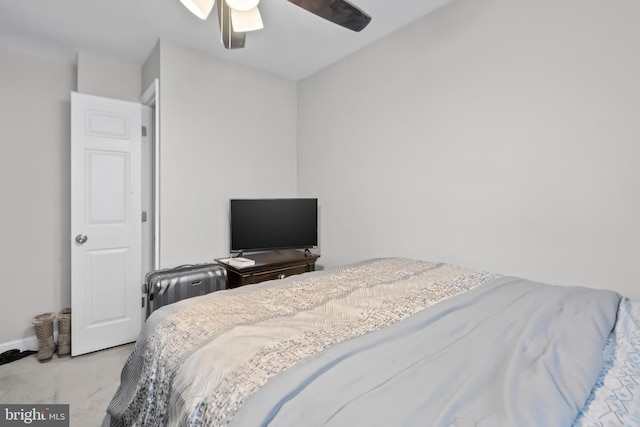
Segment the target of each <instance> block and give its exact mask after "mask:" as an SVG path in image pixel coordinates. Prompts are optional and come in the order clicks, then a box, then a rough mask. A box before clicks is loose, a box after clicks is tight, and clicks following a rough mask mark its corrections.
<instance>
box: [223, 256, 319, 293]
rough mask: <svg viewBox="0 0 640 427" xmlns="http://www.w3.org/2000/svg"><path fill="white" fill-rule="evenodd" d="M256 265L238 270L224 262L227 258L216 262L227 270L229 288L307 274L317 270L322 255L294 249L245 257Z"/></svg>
mask: <svg viewBox="0 0 640 427" xmlns="http://www.w3.org/2000/svg"><path fill="white" fill-rule="evenodd" d="M243 257H244V258H249V259H252V260H254V261H255V262H256V263H255V265H252V266H250V267H244V268H237V267H234V266H232V265H229V264H226V263H224V262H223V260H224V259H225V258H218V259H216V260H215V261H216V262H217V263H218V264H220V266H222V267H224V268H225V269H226V270H227V287H228V288H237V287H238V286H244V285H252V284H255V283H260V282H264V281H266V280H273V279H284V278H285V277H289V276H293V275H294V274H301V273H307V272H309V271H314V270H315V269H316V260H317V259H318V258H320V255H316V254H312V253H310V252H303V251H297V250H293V249H289V250H281V251H270V252H261V253H256V254H250V255H243Z"/></svg>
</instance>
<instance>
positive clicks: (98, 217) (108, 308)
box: [71, 92, 142, 356]
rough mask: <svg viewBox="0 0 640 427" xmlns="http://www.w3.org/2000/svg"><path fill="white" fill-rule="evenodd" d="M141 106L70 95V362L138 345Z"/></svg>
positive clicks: (139, 317)
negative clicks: (104, 350) (88, 354)
mask: <svg viewBox="0 0 640 427" xmlns="http://www.w3.org/2000/svg"><path fill="white" fill-rule="evenodd" d="M140 278H141V105H140V104H137V103H133V102H126V101H120V100H114V99H108V98H101V97H97V96H92V95H84V94H79V93H75V92H74V93H72V94H71V313H72V315H71V321H72V324H71V355H72V356H76V355H79V354H84V353H88V352H91V351H96V350H101V349H104V348H108V347H113V346H116V345H120V344H125V343H128V342H132V341H135V340H136V338H137V336H138V333H139V332H140V327H141V323H142V318H141V315H140V312H141V279H140Z"/></svg>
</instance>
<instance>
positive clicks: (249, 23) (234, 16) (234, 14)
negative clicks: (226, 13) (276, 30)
mask: <svg viewBox="0 0 640 427" xmlns="http://www.w3.org/2000/svg"><path fill="white" fill-rule="evenodd" d="M231 26H232V27H233V29H234V30H237V31H239V32H241V33H247V32H249V31H257V30H261V29H263V28H264V24H263V23H262V16H261V15H260V11H259V10H258V8H257V7H254V8H253V9H249V10H247V11H240V10H236V9H233V8H231Z"/></svg>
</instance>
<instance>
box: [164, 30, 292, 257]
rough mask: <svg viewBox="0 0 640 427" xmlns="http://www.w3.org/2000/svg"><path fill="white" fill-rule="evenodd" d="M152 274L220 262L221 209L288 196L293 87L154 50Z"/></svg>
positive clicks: (171, 49)
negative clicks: (155, 229) (156, 163)
mask: <svg viewBox="0 0 640 427" xmlns="http://www.w3.org/2000/svg"><path fill="white" fill-rule="evenodd" d="M159 56H160V116H161V117H160V126H161V129H160V132H161V139H160V265H161V266H162V267H170V266H175V265H179V264H184V263H195V262H207V261H208V262H211V261H212V260H213V259H214V258H217V257H222V256H225V255H227V254H228V252H229V235H228V233H229V217H228V211H229V199H230V198H234V197H289V196H295V194H296V120H297V114H296V84H295V82H293V81H290V80H285V79H282V78H279V77H275V76H273V75H271V74H267V73H264V72H261V71H256V70H253V69H250V68H247V67H244V66H241V65H237V64H233V63H230V62H225V61H221V60H219V59H217V58H215V57H213V56H209V55H205V54H202V53H201V52H198V51H195V50H191V49H188V48H185V47H183V46H180V45H177V44H174V43H170V42H165V41H161V43H160V53H159Z"/></svg>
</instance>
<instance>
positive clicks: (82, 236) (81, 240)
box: [76, 234, 88, 244]
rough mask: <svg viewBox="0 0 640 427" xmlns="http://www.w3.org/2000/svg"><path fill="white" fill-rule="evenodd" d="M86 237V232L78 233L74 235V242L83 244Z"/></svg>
mask: <svg viewBox="0 0 640 427" xmlns="http://www.w3.org/2000/svg"><path fill="white" fill-rule="evenodd" d="M87 239H88V237H87V235H86V234H78V235H77V236H76V242H77V243H79V244H83V243H84V242H86V241H87Z"/></svg>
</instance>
